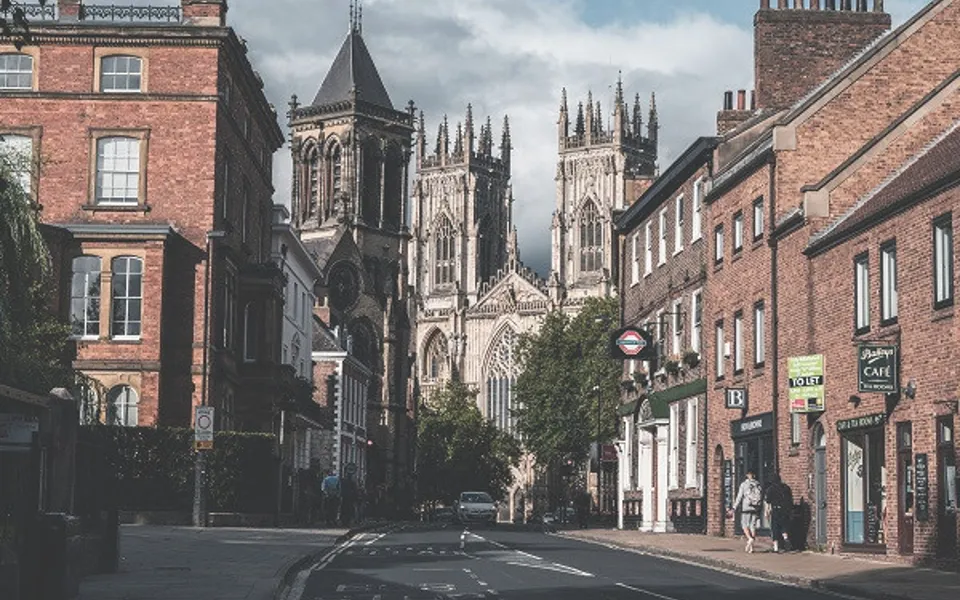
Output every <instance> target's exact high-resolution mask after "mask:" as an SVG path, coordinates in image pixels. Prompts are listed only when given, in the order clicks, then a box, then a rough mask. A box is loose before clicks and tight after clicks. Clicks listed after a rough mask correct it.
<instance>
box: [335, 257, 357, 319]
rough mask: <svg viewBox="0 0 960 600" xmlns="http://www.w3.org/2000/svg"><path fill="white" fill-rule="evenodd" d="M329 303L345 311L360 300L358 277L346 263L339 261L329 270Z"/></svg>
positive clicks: (354, 270) (355, 271)
mask: <svg viewBox="0 0 960 600" xmlns="http://www.w3.org/2000/svg"><path fill="white" fill-rule="evenodd" d="M329 282H330V303H331V304H333V307H334V308H336V309H337V310H339V311H346V310H348V309H349V308H350V307H352V306H353V305H354V304H356V302H357V300H358V299H359V298H360V276H359V275H358V274H357V270H356V269H355V268H354V267H353V266H352V265H351V264H350V263H348V262H346V261H340V262H338V263H337V264H335V265H334V266H333V268H332V269H330V276H329Z"/></svg>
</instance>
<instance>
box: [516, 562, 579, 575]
mask: <svg viewBox="0 0 960 600" xmlns="http://www.w3.org/2000/svg"><path fill="white" fill-rule="evenodd" d="M507 564H508V565H512V566H514V567H528V568H530V569H543V570H544V571H554V572H556V573H564V574H566V575H575V576H577V577H596V575H594V574H593V573H587V572H586V571H581V570H580V569H575V568H573V567H568V566H567V565H561V564H558V563H545V564H540V563H537V564H535V563H527V562H514V561H510V562H507Z"/></svg>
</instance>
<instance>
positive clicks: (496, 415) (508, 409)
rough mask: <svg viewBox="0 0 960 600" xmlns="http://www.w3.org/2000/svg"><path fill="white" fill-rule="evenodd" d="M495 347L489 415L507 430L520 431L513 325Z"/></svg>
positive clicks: (489, 366) (490, 368) (488, 384)
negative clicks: (517, 411)
mask: <svg viewBox="0 0 960 600" xmlns="http://www.w3.org/2000/svg"><path fill="white" fill-rule="evenodd" d="M491 348H492V350H491V352H490V354H489V355H488V358H487V368H486V374H487V377H486V390H485V391H486V408H487V410H486V414H487V418H488V419H489V420H491V421H493V422H494V424H495V425H496V426H497V427H499V428H500V429H502V430H503V431H506V432H508V433H516V430H517V417H516V410H517V408H518V406H517V404H516V399H515V398H514V393H513V390H514V387H515V386H516V384H517V375H519V366H518V364H517V356H516V348H517V334H516V332H514V330H513V329H510V328H509V327H508V328H506V329H504V330H503V331H501V332H500V334H499V335H498V336H497V338H496V340H495V341H494V342H493V345H492V346H491Z"/></svg>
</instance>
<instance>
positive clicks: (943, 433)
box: [937, 416, 957, 559]
mask: <svg viewBox="0 0 960 600" xmlns="http://www.w3.org/2000/svg"><path fill="white" fill-rule="evenodd" d="M937 485H938V486H939V487H940V494H939V496H940V501H939V502H938V503H937V504H938V510H937V558H946V559H952V558H955V557H956V556H957V456H956V449H955V446H954V441H953V417H952V416H948V417H940V418H938V419H937Z"/></svg>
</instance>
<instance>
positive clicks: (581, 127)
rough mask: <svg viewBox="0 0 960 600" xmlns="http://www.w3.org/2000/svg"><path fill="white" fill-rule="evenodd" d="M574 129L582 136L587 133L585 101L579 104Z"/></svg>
mask: <svg viewBox="0 0 960 600" xmlns="http://www.w3.org/2000/svg"><path fill="white" fill-rule="evenodd" d="M573 131H574V132H575V133H576V134H577V135H578V136H580V137H583V136H584V135H585V134H586V133H587V125H586V123H585V121H584V118H583V102H580V103H578V104H577V123H576V125H575V126H574V129H573Z"/></svg>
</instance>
